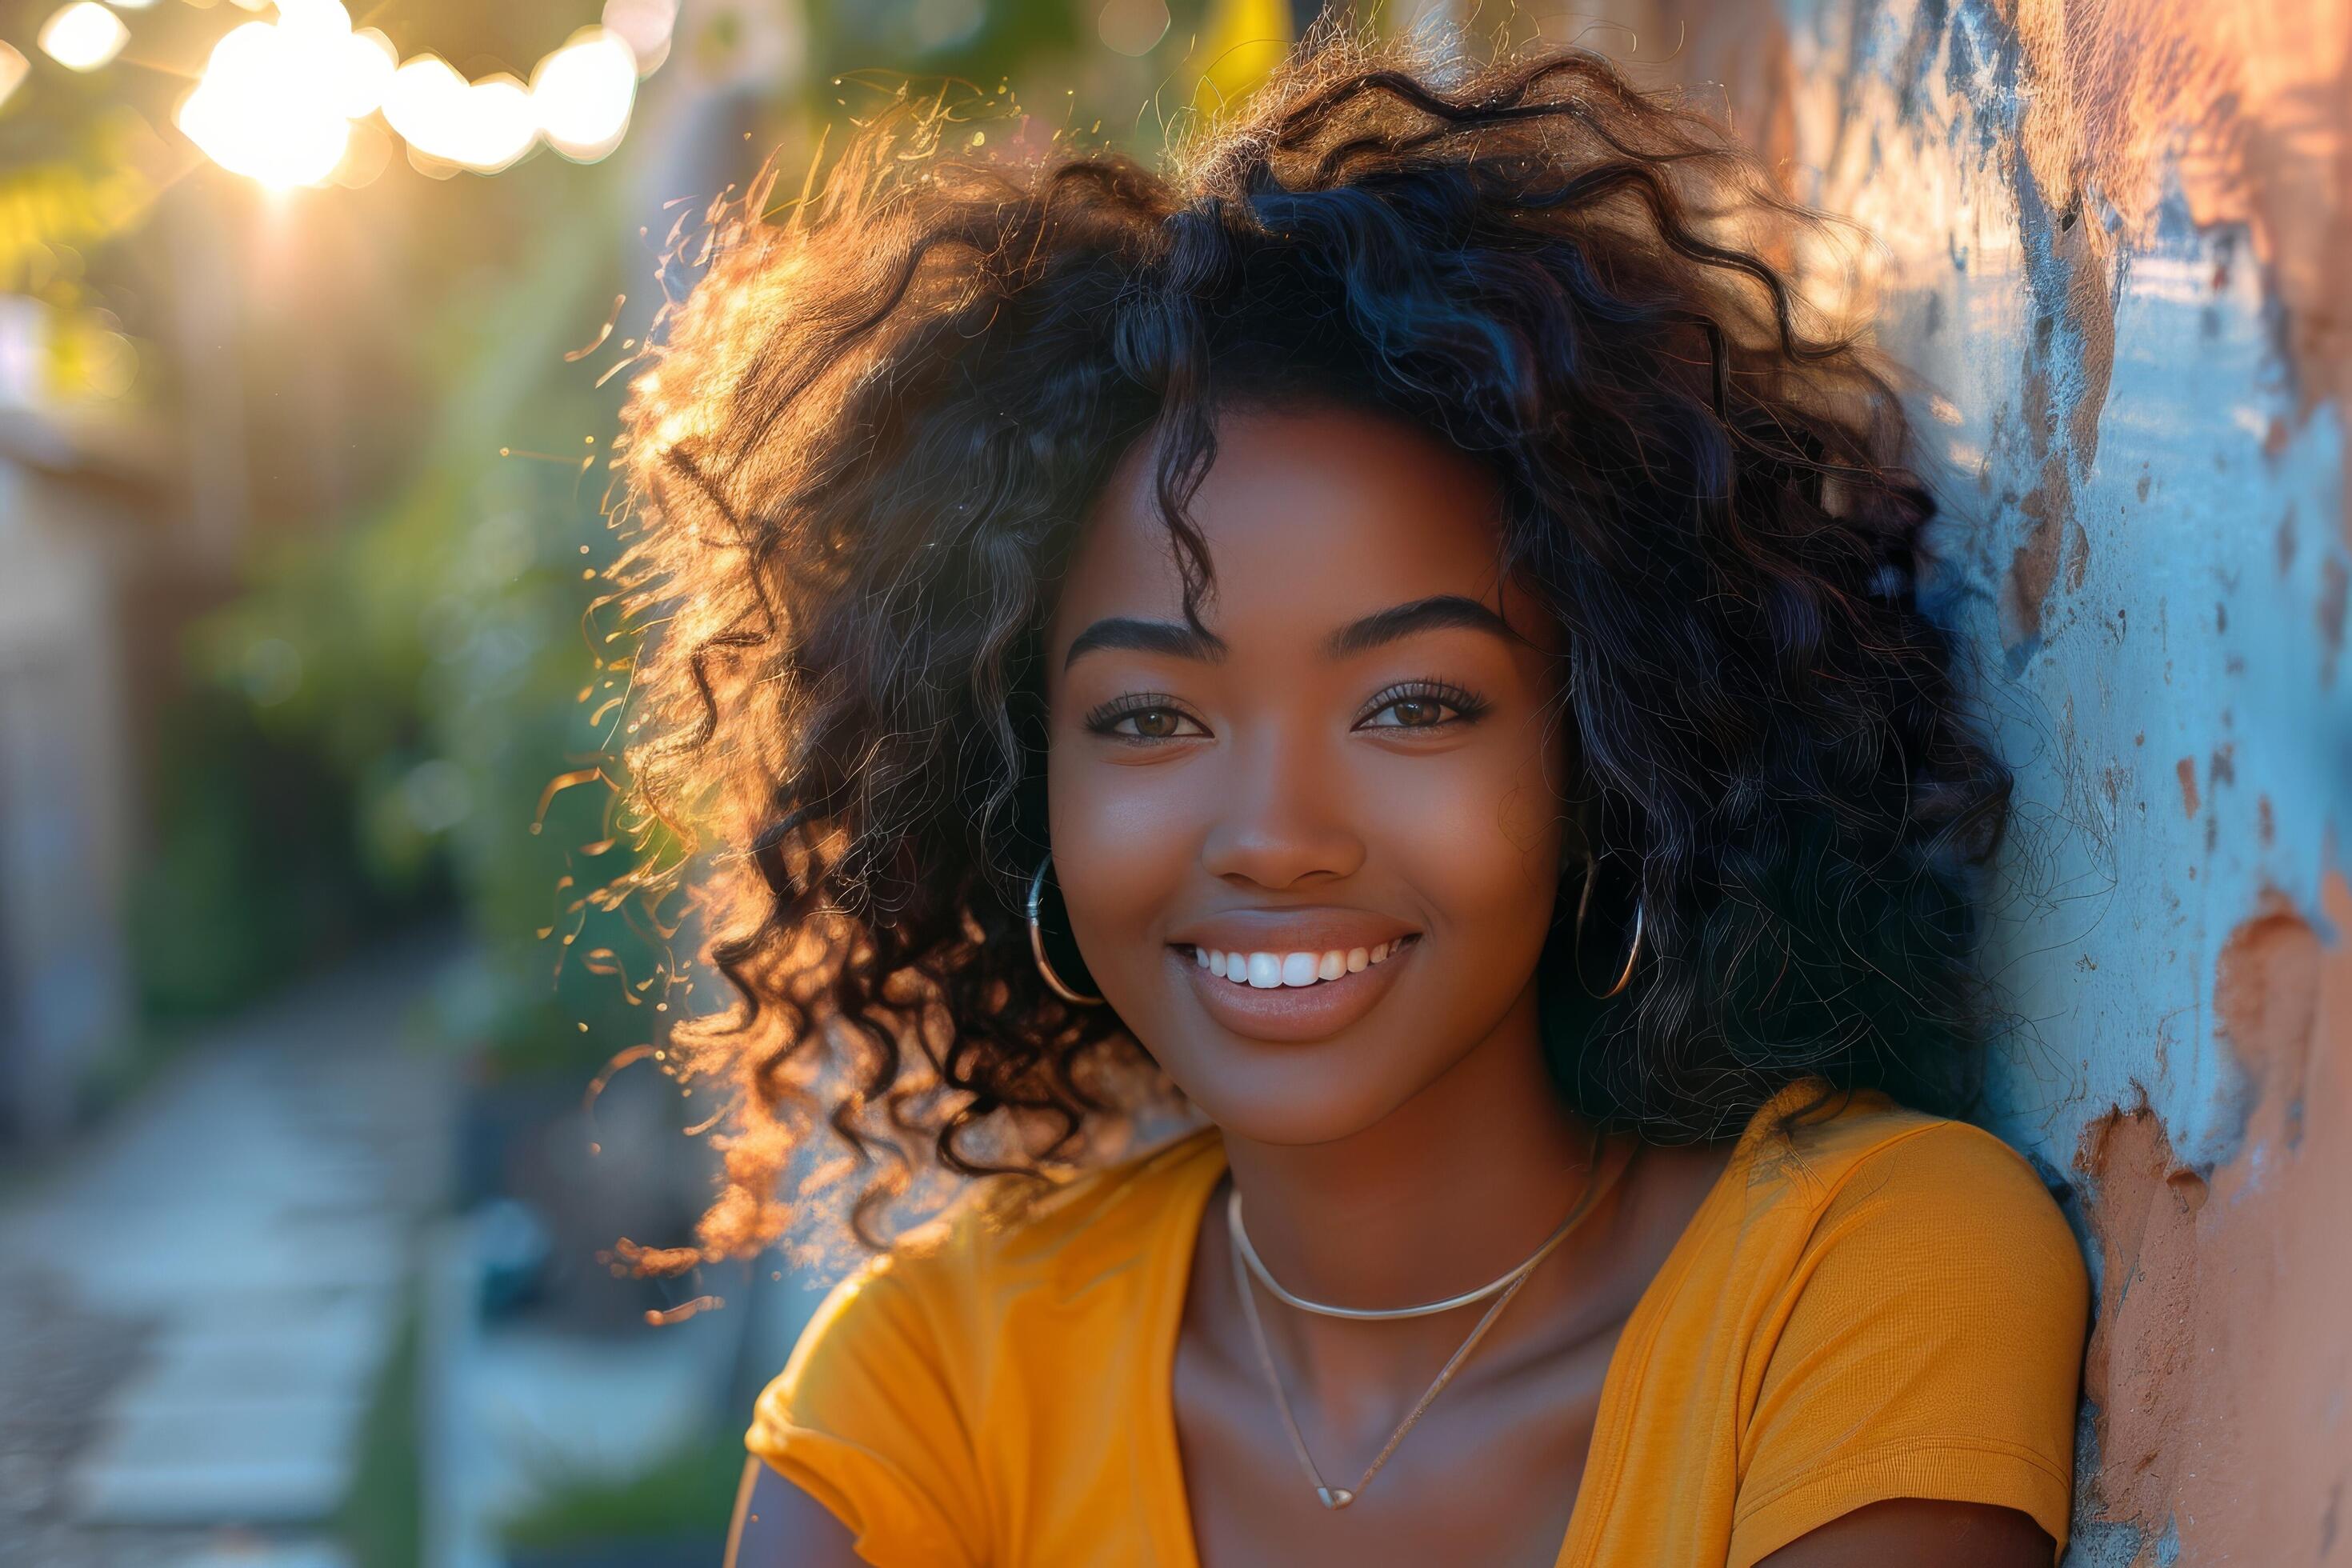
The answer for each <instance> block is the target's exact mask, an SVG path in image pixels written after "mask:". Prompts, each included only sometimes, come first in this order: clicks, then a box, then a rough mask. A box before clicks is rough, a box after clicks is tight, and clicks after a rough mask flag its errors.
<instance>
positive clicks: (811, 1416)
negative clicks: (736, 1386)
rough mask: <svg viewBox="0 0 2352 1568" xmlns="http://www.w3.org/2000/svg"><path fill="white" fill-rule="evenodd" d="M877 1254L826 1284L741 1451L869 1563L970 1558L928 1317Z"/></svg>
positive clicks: (977, 1550)
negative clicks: (811, 1506) (830, 1523)
mask: <svg viewBox="0 0 2352 1568" xmlns="http://www.w3.org/2000/svg"><path fill="white" fill-rule="evenodd" d="M897 1261H898V1260H897V1259H895V1258H888V1257H886V1258H880V1259H877V1260H876V1262H875V1263H874V1264H871V1265H868V1266H867V1268H865V1269H863V1270H861V1271H859V1272H858V1273H856V1274H853V1275H851V1276H850V1277H849V1278H848V1279H844V1280H843V1281H842V1282H841V1283H840V1284H839V1285H837V1286H835V1288H834V1290H833V1292H832V1294H830V1295H828V1296H827V1297H826V1298H825V1300H824V1304H823V1305H822V1306H820V1307H819V1308H818V1309H817V1310H816V1315H815V1316H814V1317H813V1318H812V1319H810V1321H809V1324H808V1327H807V1328H806V1329H805V1330H803V1331H802V1334H801V1337H800V1340H799V1342H797V1343H796V1344H795V1345H794V1346H793V1353H792V1357H791V1359H790V1360H789V1361H788V1362H787V1363H785V1365H784V1370H783V1371H782V1373H780V1374H779V1375H778V1376H777V1377H776V1379H775V1381H773V1382H772V1383H771V1384H768V1386H767V1388H766V1389H765V1390H763V1391H762V1392H761V1395H760V1398H759V1402H758V1404H757V1405H755V1407H754V1409H753V1413H752V1420H751V1430H750V1431H749V1432H747V1433H746V1434H745V1435H744V1446H745V1447H748V1448H749V1449H750V1450H751V1452H752V1453H753V1454H755V1455H757V1456H758V1457H759V1458H761V1459H764V1460H766V1461H767V1463H768V1464H769V1465H771V1466H772V1467H773V1468H775V1469H776V1470H777V1472H778V1473H780V1474H781V1475H782V1476H783V1477H784V1479H787V1480H789V1481H791V1482H792V1483H793V1485H795V1486H797V1487H799V1488H800V1489H802V1490H803V1491H805V1492H807V1493H808V1494H809V1495H810V1496H812V1497H814V1498H815V1499H816V1500H818V1501H819V1502H821V1503H823V1504H824V1506H825V1507H826V1508H827V1509H829V1510H832V1511H833V1513H834V1514H835V1517H837V1518H838V1519H840V1520H841V1521H842V1522H843V1523H844V1524H845V1525H846V1526H847V1527H848V1528H849V1530H850V1531H851V1532H852V1533H853V1534H854V1535H855V1536H856V1541H857V1554H858V1555H859V1556H860V1557H862V1558H864V1559H865V1560H866V1561H867V1562H868V1563H875V1564H877V1568H915V1565H918V1564H919V1565H921V1568H932V1565H934V1564H937V1565H940V1568H955V1565H960V1564H971V1565H976V1564H978V1563H979V1562H980V1561H981V1558H982V1542H983V1541H984V1540H985V1536H984V1533H983V1530H982V1505H981V1490H980V1486H979V1481H978V1477H977V1473H976V1469H975V1467H974V1464H973V1460H972V1446H971V1438H970V1435H969V1432H968V1429H967V1426H966V1424H965V1422H964V1420H963V1418H962V1415H961V1412H960V1410H959V1408H958V1405H957V1402H956V1399H955V1396H954V1392H953V1384H952V1378H951V1368H950V1360H949V1357H948V1355H947V1354H946V1352H945V1350H944V1347H943V1345H942V1342H941V1340H940V1334H939V1332H938V1331H937V1325H936V1312H935V1310H933V1308H932V1306H931V1304H930V1303H928V1302H927V1301H926V1300H924V1297H923V1293H922V1292H921V1291H920V1290H919V1289H915V1288H913V1287H911V1286H910V1285H909V1284H908V1281H906V1280H905V1279H902V1278H900V1274H899V1271H898V1270H896V1269H894V1268H893V1267H892V1266H893V1264H894V1263H896V1262H897Z"/></svg>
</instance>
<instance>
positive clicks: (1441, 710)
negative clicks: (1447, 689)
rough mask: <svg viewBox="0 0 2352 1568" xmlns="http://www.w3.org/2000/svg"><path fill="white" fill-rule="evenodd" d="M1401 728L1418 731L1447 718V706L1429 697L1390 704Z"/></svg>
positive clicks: (1410, 698) (1413, 698)
mask: <svg viewBox="0 0 2352 1568" xmlns="http://www.w3.org/2000/svg"><path fill="white" fill-rule="evenodd" d="M1389 711H1390V712H1391V713H1393V714H1395V715H1396V721H1397V724H1398V726H1399V727H1400V728H1402V729H1406V730H1417V729H1420V728H1421V727H1422V726H1423V725H1424V724H1434V723H1436V722H1437V721H1439V720H1441V719H1443V718H1444V716H1445V704H1444V703H1443V702H1439V701H1436V700H1433V699H1431V698H1427V697H1408V698H1405V699H1404V700H1402V701H1399V702H1391V703H1390V704H1389Z"/></svg>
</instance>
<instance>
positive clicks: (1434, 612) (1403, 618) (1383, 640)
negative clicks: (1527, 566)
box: [1062, 594, 1518, 669]
mask: <svg viewBox="0 0 2352 1568" xmlns="http://www.w3.org/2000/svg"><path fill="white" fill-rule="evenodd" d="M1448 629H1458V630H1464V631H1477V632H1486V633H1489V634H1491V635H1492V636H1495V637H1501V638H1503V639H1504V640H1506V641H1510V642H1516V641H1517V639H1518V634H1517V632H1515V631H1513V630H1512V629H1511V625H1510V623H1509V622H1508V621H1506V620H1505V619H1503V617H1502V616H1498V615H1496V613H1495V612H1494V611H1493V610H1490V609H1488V608H1487V607H1486V605H1482V604H1480V603H1479V602H1478V601H1477V600H1475V599H1473V598H1469V597H1466V596H1465V595H1461V594H1433V595H1430V596H1429V597H1428V598H1426V599H1414V600H1412V601H1411V602H1410V603H1408V604H1402V605H1391V606H1389V607H1388V608H1387V609H1385V610H1375V611H1374V612H1372V613H1371V614H1370V615H1369V616H1363V617H1362V618H1361V619H1360V620H1353V621H1350V622H1349V623H1348V624H1347V625H1346V626H1341V627H1340V628H1339V630H1338V631H1336V632H1333V633H1332V634H1331V635H1330V636H1329V637H1326V638H1324V639H1323V649H1324V652H1325V653H1326V654H1327V655H1328V657H1330V658H1349V657H1351V656H1353V655H1356V654H1360V653H1366V652H1369V651H1370V650H1371V649H1373V648H1376V647H1384V646H1386V645H1387V644H1389V643H1392V642H1396V641H1398V640H1399V639H1401V638H1403V637H1412V636H1413V635H1414V634H1415V633H1417V632H1428V631H1443V630H1448ZM1105 648H1126V649H1129V650H1130V651H1133V652H1137V653H1156V654H1164V655H1166V656H1168V657H1169V658H1189V659H1196V660H1198V661H1200V662H1201V663H1203V664H1217V663H1221V662H1223V658H1224V657H1225V643H1224V639H1223V638H1222V637H1218V636H1217V635H1216V634H1215V633H1214V632H1205V631H1200V630H1197V629H1195V628H1193V627H1192V626H1179V625H1177V624H1176V623H1175V622H1173V621H1145V620H1138V619H1135V618H1134V617H1132V616H1109V617H1108V618H1106V619H1104V620H1099V621H1097V622H1095V624H1094V625H1092V626H1088V627H1087V629H1086V630H1085V631H1082V632H1080V633H1079V634H1078V635H1077V637H1076V638H1074V639H1072V641H1071V643H1070V651H1069V652H1068V653H1066V654H1064V655H1063V656H1062V668H1064V669H1068V668H1070V666H1072V665H1074V664H1076V663H1077V661H1078V657H1079V656H1080V655H1081V654H1088V653H1095V652H1098V651H1100V650H1102V649H1105Z"/></svg>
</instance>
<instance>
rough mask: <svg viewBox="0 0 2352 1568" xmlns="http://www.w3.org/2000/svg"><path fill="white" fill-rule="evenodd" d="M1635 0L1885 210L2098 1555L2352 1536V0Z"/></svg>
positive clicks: (1887, 333) (2313, 1549)
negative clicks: (1997, 807)
mask: <svg viewBox="0 0 2352 1568" xmlns="http://www.w3.org/2000/svg"><path fill="white" fill-rule="evenodd" d="M1606 14H1607V15H1608V16H1609V17H1610V18H1611V19H1612V20H1620V19H1622V20H1624V21H1626V22H1628V23H1630V24H1632V25H1633V27H1634V29H1635V31H1636V32H1638V33H1639V34H1640V36H1641V37H1643V39H1644V40H1659V39H1663V40H1664V44H1663V45H1654V44H1653V43H1651V42H1647V41H1645V42H1644V44H1643V47H1642V48H1641V49H1640V50H1639V51H1637V55H1638V57H1648V58H1664V57H1665V56H1667V55H1669V54H1671V57H1672V58H1671V62H1670V64H1669V65H1668V66H1667V67H1666V69H1667V70H1668V71H1670V72H1671V73H1672V74H1673V75H1675V76H1676V77H1679V78H1680V79H1684V80H1685V81H1687V82H1689V83H1692V84H1694V85H1695V87H1696V90H1697V93H1698V96H1699V98H1700V100H1701V101H1702V102H1705V103H1717V102H1719V103H1720V104H1721V106H1723V107H1725V108H1726V109H1727V110H1728V111H1729V112H1730V114H1731V115H1732V118H1733V120H1734V122H1735V123H1736V124H1737V125H1738V126H1740V127H1741V128H1742V129H1743V130H1744V131H1745V132H1746V133H1747V134H1748V135H1749V136H1750V138H1751V139H1753V140H1755V141H1756V142H1758V144H1759V146H1761V147H1763V148H1764V149H1765V151H1766V152H1767V153H1768V155H1769V157H1770V158H1771V159H1772V160H1773V162H1774V163H1775V166H1776V167H1778V168H1779V169H1780V171H1781V172H1782V174H1783V176H1784V178H1785V179H1786V180H1787V182H1788V184H1789V185H1790V189H1791V192H1792V194H1794V195H1797V196H1798V197H1799V198H1800V199H1802V200H1805V201H1809V202H1811V203H1814V204H1816V205H1820V206H1822V207H1824V208H1827V209H1829V210H1832V211H1834V212H1840V213H1844V214H1847V215H1850V216H1853V218H1855V219H1856V220H1857V221H1858V222H1859V223H1860V224H1861V225H1862V226H1864V228H1865V229H1867V230H1869V231H1870V232H1871V233H1872V234H1873V235H1874V236H1875V237H1876V238H1877V240H1878V242H1879V243H1878V246H1877V247H1876V248H1875V249H1874V250H1873V251H1872V252H1871V253H1870V255H1869V256H1868V257H1867V258H1864V261H1863V262H1862V264H1861V267H1862V273H1863V275H1862V277H1861V279H1860V282H1861V284H1862V286H1863V287H1864V289H1866V290H1869V291H1872V293H1873V298H1874V300H1875V304H1876V310H1877V321H1878V323H1879V325H1878V329H1877V338H1878V341H1879V342H1880V343H1881V344H1883V345H1884V346H1885V348H1886V349H1887V350H1888V351H1889V353H1891V354H1892V355H1893V356H1894V357H1895V359H1897V360H1898V361H1900V362H1902V363H1904V364H1906V366H1908V367H1910V368H1911V369H1912V370H1913V371H1914V372H1915V373H1916V375H1917V377H1918V379H1919V383H1920V392H1919V396H1918V427H1919V429H1920V431H1921V434H1922V438H1923V440H1924V442H1925V443H1926V444H1927V448H1928V449H1927V452H1926V453H1925V454H1924V458H1925V462H1926V471H1927V475H1928V477H1929V478H1930V479H1931V480H1932V482H1934V483H1935V484H1936V485H1937V489H1938V491H1939V493H1940V494H1941V495H1942V496H1943V497H1944V498H1945V500H1946V503H1947V508H1948V516H1947V519H1946V520H1945V522H1944V523H1942V524H1939V528H1940V529H1941V530H1942V531H1941V532H1940V534H1939V539H1940V542H1941V553H1942V557H1943V558H1942V560H1941V562H1940V563H1939V565H1938V569H1937V573H1936V574H1935V575H1934V577H1933V579H1932V581H1931V584H1930V586H1931V588H1932V591H1933V595H1934V600H1935V603H1936V605H1937V608H1938V610H1939V613H1941V614H1943V615H1945V616H1947V617H1948V619H1950V620H1951V621H1952V622H1953V624H1954V625H1955V626H1956V628H1957V629H1958V631H1959V632H1960V634H1961V636H1962V638H1963V640H1964V642H1965V643H1967V644H1968V645H1969V647H1971V648H1972V649H1973V650H1975V654H1976V656H1977V657H1976V658H1975V660H1974V662H1975V666H1976V668H1978V670H1979V685H1980V688H1981V694H1982V698H1983V701H1984V707H1985V710H1986V712H1987V713H1988V715H1989V717H1990V721H1991V723H1992V725H1993V727H1994V729H1995V731H1996V735H1997V739H1998V741H1999V742H2000V746H2001V748H2002V750H2003V752H2004V753H2005V754H2006V755H2007V756H2008V757H2009V758H2010V760H2011V763H2013V764H2014V765H2015V766H2016V768H2017V773H2018V795H2017V799H2018V807H2019V810H2018V823H2017V830H2016V832H2015V833H2014V834H2013V836H2012V840H2011V843H2012V850H2011V853H2010V855H2009V856H2008V858H2007V859H2006V861H2005V863H2004V865H2003V867H2002V868H2001V890H2000V893H1999V895H1998V896H1997V897H1996V900H1995V904H1996V907H1997V909H1998V910H1999V924H1998V927H1997V931H1996V934H1995V935H1994V936H1993V938H1992V941H1991V942H1990V952H1989V953H1988V961H1989V968H1990V971H1991V973H1993V974H1994V976H1995V978H1996V979H1997V981H1998V982H1999V984H2000V985H2001V986H2002V988H2003V990H2004V992H2005V994H2006V997H2007V1000H2008V1001H2009V1002H2010V1004H2011V1006H2012V1007H2013V1008H2014V1011H2015V1013H2016V1015H2017V1016H2018V1017H2019V1018H2020V1019H2021V1020H2029V1022H2022V1023H2021V1026H2019V1027H2018V1028H2017V1029H2016V1030H2015V1031H2014V1033H2013V1034H2012V1036H2011V1037H2010V1038H2009V1039H2007V1040H2006V1041H2005V1042H2003V1044H2002V1047H2001V1049H2000V1056H1999V1059H1998V1062H1997V1072H1996V1082H1995V1086H1994V1090H1995V1093H1994V1098H1995V1110H1994V1114H1993V1116H1992V1118H1991V1121H1992V1123H1993V1125H1994V1126H1995V1128H1996V1130H1997V1131H2000V1132H2001V1133H2002V1134H2003V1135H2004V1136H2005V1137H2007V1138H2009V1139H2010V1140H2011V1142H2014V1143H2016V1144H2017V1145H2019V1146H2020V1147H2021V1149H2023V1150H2024V1151H2025V1152H2027V1153H2028V1154H2029V1155H2030V1156H2032V1157H2033V1158H2034V1159H2035V1160H2036V1161H2037V1162H2038V1163H2041V1165H2042V1168H2043V1169H2045V1170H2046V1171H2054V1170H2056V1169H2058V1168H2061V1167H2071V1169H2072V1170H2073V1171H2074V1175H2075V1177H2076V1178H2077V1179H2076V1182H2075V1185H2076V1187H2077V1188H2078V1190H2079V1192H2080V1194H2081V1198H2082V1202H2081V1204H2080V1205H2079V1208H2078V1209H2070V1213H2072V1214H2074V1215H2075V1217H2076V1218H2077V1219H2078V1220H2079V1222H2080V1226H2081V1229H2082V1233H2083V1237H2084V1244H2085V1251H2086V1255H2087V1256H2088V1258H2089V1259H2090V1261H2091V1264H2092V1268H2093V1271H2094V1275H2095V1278H2096V1279H2097V1280H2098V1286H2099V1290H2098V1312H2099V1316H2098V1319H2097V1321H2096V1324H2095V1332H2094V1336H2093V1342H2092V1346H2091V1351H2090V1354H2089V1360H2088V1363H2087V1364H2086V1367H2085V1377H2086V1387H2087V1388H2088V1389H2089V1390H2090V1398H2089V1400H2088V1401H2087V1403H2086V1406H2085V1417H2086V1418H2085V1422H2084V1431H2083V1438H2082V1454H2081V1476H2080V1482H2079V1484H2078V1487H2077V1519H2076V1529H2075V1534H2074V1544H2073V1546H2072V1547H2071V1549H2070V1552H2069V1561H2070V1563H2072V1564H2074V1568H2147V1565H2151V1564H2157V1565H2160V1564H2164V1563H2174V1562H2178V1563H2183V1564H2189V1565H2192V1568H2193V1565H2196V1564H2201V1563H2262V1564H2264V1565H2265V1568H2268V1565H2270V1564H2273V1563H2276V1564H2292V1565H2303V1564H2315V1563H2323V1562H2326V1561H2327V1560H2328V1554H2329V1553H2330V1552H2333V1553H2334V1554H2335V1557H2336V1559H2337V1560H2340V1561H2341V1562H2343V1563H2345V1564H2347V1568H2352V1545H2347V1543H2346V1541H2345V1538H2346V1537H2347V1535H2352V1520H2348V1519H2347V1503H2346V1494H2347V1491H2352V1333H2347V1331H2346V1329H2345V1326H2344V1325H2345V1324H2346V1322H2347V1316H2346V1314H2347V1310H2352V1309H2347V1306H2346V1303H2347V1302H2352V1245H2347V1241H2346V1238H2347V1237H2352V889H2347V884H2346V881H2345V868H2346V865H2347V857H2346V855H2345V852H2344V847H2345V846H2346V845H2347V843H2352V681H2346V680H2343V679H2338V675H2339V665H2340V662H2341V656H2342V646H2343V643H2344V640H2345V632H2346V621H2347V616H2352V510H2347V505H2346V498H2347V474H2352V440H2347V423H2352V310H2347V308H2346V303H2345V302H2346V301H2347V300H2352V0H1770V3H1759V4H1755V5H1746V4H1737V3H1735V0H1647V3H1641V0H1636V3H1634V4H1632V5H1628V6H1627V7H1625V8H1623V9H1622V10H1611V11H1609V12H1607V13H1606ZM1580 15H1583V16H1588V18H1589V13H1581V12H1580ZM1580 26H1582V24H1576V25H1571V26H1563V28H1562V29H1561V32H1562V34H1563V36H1564V35H1566V34H1568V33H1572V32H1576V31H1578V30H1579V28H1580ZM2176 606H2177V607H2179V608H2180V610H2181V614H2180V615H2179V616H2178V617H2177V619H2178V621H2179V625H2178V626H2175V625H2174V622H2175V620H2176V617H2175V616H2173V614H2172V611H2173V609H2174V608H2175V607H2176ZM2158 759H2165V760H2168V762H2169V764H2170V766H2169V771H2170V772H2171V773H2172V775H2173V779H2172V781H2171V782H2170V783H2168V782H2167V781H2165V779H2164V776H2163V773H2161V772H2159V771H2158V770H2159V769H2160V768H2163V767H2164V766H2165V763H2164V762H2159V761H2158ZM2200 774H2201V777H2200ZM2176 785H2177V788H2178V790H2179V795H2178V803H2179V811H2178V812H2176V811H2175V810H2173V809H2172V806H2173V800H2172V798H2170V791H2171V789H2172V788H2173V787H2175V786H2176Z"/></svg>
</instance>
